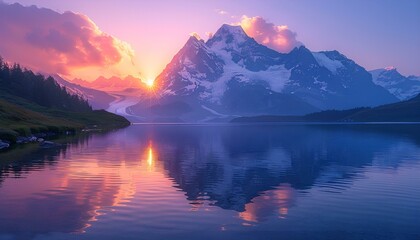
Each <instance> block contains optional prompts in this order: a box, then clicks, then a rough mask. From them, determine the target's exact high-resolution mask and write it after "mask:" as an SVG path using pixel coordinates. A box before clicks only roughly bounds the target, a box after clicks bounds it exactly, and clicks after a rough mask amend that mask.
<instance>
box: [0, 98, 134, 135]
mask: <svg viewBox="0 0 420 240" xmlns="http://www.w3.org/2000/svg"><path fill="white" fill-rule="evenodd" d="M129 124H130V122H129V121H128V120H127V119H125V118H124V117H121V116H118V115H115V114H112V113H109V112H106V111H104V110H96V111H89V112H68V111H62V110H59V109H49V108H45V107H42V106H39V105H36V104H33V103H30V102H28V101H26V100H23V99H19V98H16V97H14V96H12V95H9V94H7V93H4V92H0V139H2V140H7V141H11V142H15V141H16V137H17V136H19V135H20V136H28V135H30V134H34V133H39V132H54V133H57V134H60V133H63V132H66V131H79V130H81V129H84V128H93V127H94V128H99V129H111V128H121V127H125V126H128V125H129Z"/></svg>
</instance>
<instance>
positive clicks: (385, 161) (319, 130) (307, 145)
mask: <svg viewBox="0 0 420 240" xmlns="http://www.w3.org/2000/svg"><path fill="white" fill-rule="evenodd" d="M0 159H1V163H0V196H1V198H0V239H3V238H5V239H9V238H10V239H15V238H16V239H34V238H45V239H49V238H50V239H69V238H75V239H80V238H82V239H84V238H86V239H95V238H96V239H107V238H108V239H113V238H115V237H116V236H125V238H127V239H137V238H136V236H138V234H141V236H143V237H144V238H145V239H159V238H162V237H172V239H176V238H183V237H185V236H189V237H190V238H191V239H195V238H200V239H203V238H207V237H208V238H209V239H214V238H222V237H230V238H236V237H237V238H239V237H240V238H242V239H248V238H249V239H267V236H276V234H282V235H283V236H287V237H288V238H291V239H293V238H295V239H304V238H305V236H307V234H308V233H310V234H311V236H312V237H313V239H318V238H319V239H329V238H331V239H333V238H336V237H342V236H346V237H347V238H346V239H353V237H354V239H358V238H360V237H362V238H366V239H374V238H377V237H384V236H385V237H387V236H395V237H396V238H401V239H411V238H413V239H415V238H416V237H417V236H419V234H420V232H419V230H418V225H419V224H420V220H419V219H420V210H419V206H420V193H419V191H418V187H417V186H418V185H419V184H420V177H419V175H418V174H417V173H418V171H419V170H420V130H419V126H417V125H395V126H392V125H332V126H331V125H213V126H212V125H133V126H131V127H129V128H126V129H123V130H119V131H114V132H110V133H107V134H96V135H90V136H84V137H80V138H76V139H71V140H69V144H68V145H66V146H64V147H62V148H57V149H38V148H36V147H33V146H28V147H25V148H23V149H18V150H14V151H12V152H6V153H2V154H0ZM416 226H417V227H416ZM291 232H293V234H291ZM203 233H205V234H204V235H205V236H203ZM261 233H265V234H270V235H265V234H261ZM273 234H274V235H273ZM390 234H391V235H390ZM391 239H392V238H391Z"/></svg>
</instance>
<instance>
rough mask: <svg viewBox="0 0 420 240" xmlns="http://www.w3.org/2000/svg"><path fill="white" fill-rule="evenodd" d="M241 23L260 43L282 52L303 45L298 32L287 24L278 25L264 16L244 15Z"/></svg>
mask: <svg viewBox="0 0 420 240" xmlns="http://www.w3.org/2000/svg"><path fill="white" fill-rule="evenodd" d="M240 25H241V26H242V28H243V29H244V31H245V32H246V33H247V34H248V35H249V36H251V37H253V38H254V39H255V40H256V41H257V42H258V43H260V44H263V45H265V46H267V47H269V48H272V49H274V50H276V51H279V52H282V53H288V52H290V51H291V50H292V49H293V48H295V47H297V46H300V45H302V43H300V42H299V41H297V40H296V33H295V32H293V31H291V30H290V29H289V28H288V27H287V26H286V25H279V26H277V25H274V24H273V23H269V22H267V21H266V20H265V19H264V18H262V17H258V16H257V17H247V16H242V19H241V22H240Z"/></svg>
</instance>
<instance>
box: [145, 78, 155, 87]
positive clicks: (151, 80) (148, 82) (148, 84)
mask: <svg viewBox="0 0 420 240" xmlns="http://www.w3.org/2000/svg"><path fill="white" fill-rule="evenodd" d="M145 83H146V85H147V86H148V87H150V88H151V87H153V84H154V83H155V80H154V79H147V80H146V82H145Z"/></svg>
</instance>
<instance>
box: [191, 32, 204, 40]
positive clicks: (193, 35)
mask: <svg viewBox="0 0 420 240" xmlns="http://www.w3.org/2000/svg"><path fill="white" fill-rule="evenodd" d="M190 37H193V38H195V39H197V40H198V41H201V40H202V39H201V37H200V35H198V33H196V32H192V33H190Z"/></svg>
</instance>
